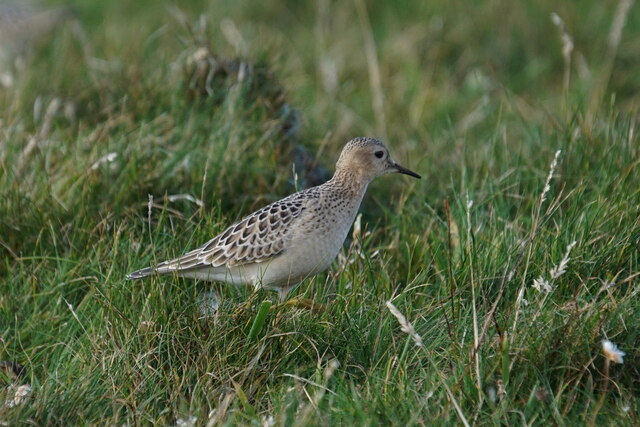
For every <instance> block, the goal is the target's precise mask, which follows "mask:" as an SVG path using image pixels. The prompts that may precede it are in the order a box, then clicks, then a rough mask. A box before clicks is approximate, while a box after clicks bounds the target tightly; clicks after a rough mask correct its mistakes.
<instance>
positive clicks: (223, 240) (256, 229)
mask: <svg viewBox="0 0 640 427" xmlns="http://www.w3.org/2000/svg"><path fill="white" fill-rule="evenodd" d="M308 202H309V199H308V198H307V197H303V196H302V193H295V194H292V195H291V196H289V197H287V198H284V199H282V200H280V201H277V202H275V203H272V204H270V205H268V206H265V207H264V208H262V209H260V210H258V211H256V212H254V213H253V214H251V215H249V216H247V217H246V218H244V219H242V220H241V221H240V222H238V223H236V224H234V225H232V226H231V227H229V228H227V229H226V230H225V231H223V232H222V233H220V234H219V235H217V236H216V237H214V238H213V239H211V240H209V241H208V242H207V243H206V244H204V245H203V246H202V247H200V248H198V249H195V250H193V251H191V252H189V253H187V254H185V255H183V256H181V257H179V258H176V259H173V260H170V261H165V262H163V263H160V264H158V266H157V267H156V271H157V272H158V273H168V272H171V271H185V270H193V269H200V268H204V267H209V268H211V267H213V268H215V267H222V266H226V267H235V266H241V265H244V264H249V263H260V262H265V261H269V260H270V259H272V258H274V257H275V256H277V255H280V254H281V253H282V252H284V250H285V249H286V244H287V243H288V242H289V240H290V238H291V234H292V228H291V224H292V222H293V221H294V220H295V219H296V218H298V217H299V216H300V214H301V213H302V212H303V211H304V210H305V209H306V208H307V204H308Z"/></svg>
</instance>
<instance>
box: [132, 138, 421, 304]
mask: <svg viewBox="0 0 640 427" xmlns="http://www.w3.org/2000/svg"><path fill="white" fill-rule="evenodd" d="M392 172H399V173H403V174H406V175H409V176H412V177H415V178H420V175H418V174H417V173H415V172H412V171H410V170H409V169H407V168H405V167H403V166H400V165H399V164H398V163H396V162H395V161H393V160H392V159H391V157H390V156H389V150H388V149H387V147H386V146H385V145H384V144H383V143H382V142H380V141H378V140H377V139H374V138H355V139H352V140H351V141H349V142H348V143H347V144H346V145H345V147H344V148H343V149H342V153H341V154H340V158H339V159H338V162H337V163H336V171H335V173H334V175H333V177H332V178H331V179H330V180H329V181H327V182H325V183H324V184H322V185H319V186H317V187H312V188H309V189H307V190H302V191H299V192H297V193H294V194H292V195H290V196H289V197H285V198H284V199H282V200H279V201H277V202H274V203H272V204H270V205H268V206H265V207H263V208H262V209H260V210H258V211H256V212H254V213H252V214H251V215H249V216H247V217H245V218H244V219H242V220H241V221H239V222H238V223H236V224H234V225H232V226H231V227H229V228H227V229H226V230H225V231H223V232H222V233H220V234H219V235H217V236H216V237H214V238H213V239H211V240H209V241H208V242H207V243H206V244H204V245H203V246H201V247H199V248H198V249H195V250H193V251H191V252H189V253H187V254H185V255H183V256H181V257H179V258H176V259H173V260H170V261H165V262H162V263H160V264H158V265H157V266H155V267H147V268H143V269H142V270H138V271H135V272H133V273H131V274H129V275H128V276H127V278H128V279H141V278H143V277H147V276H150V275H152V274H154V273H157V274H174V275H176V276H180V277H188V278H196V279H201V280H206V281H215V282H226V283H230V284H234V285H250V286H254V287H255V288H260V287H262V288H265V289H272V290H276V291H278V293H279V294H280V300H281V301H282V300H283V299H284V298H285V297H286V295H287V293H288V292H289V290H290V289H291V288H293V287H294V286H296V285H297V284H298V283H300V282H301V281H302V280H304V279H305V278H308V277H311V276H313V275H315V274H317V273H320V272H322V271H324V270H326V269H327V268H329V266H330V265H331V263H332V261H333V260H334V258H335V257H336V255H338V252H339V251H340V248H341V247H342V244H343V243H344V240H345V238H346V237H347V233H348V232H349V229H350V228H351V225H352V224H353V222H354V220H355V217H356V214H357V212H358V209H359V207H360V203H361V202H362V198H363V197H364V194H365V192H366V191H367V186H368V185H369V183H370V182H371V181H372V180H373V179H374V178H376V177H378V176H380V175H384V174H387V173H392Z"/></svg>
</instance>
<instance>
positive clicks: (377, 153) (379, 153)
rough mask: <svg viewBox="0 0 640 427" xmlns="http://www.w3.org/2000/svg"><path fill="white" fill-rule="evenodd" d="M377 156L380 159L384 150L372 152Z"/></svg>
mask: <svg viewBox="0 0 640 427" xmlns="http://www.w3.org/2000/svg"><path fill="white" fill-rule="evenodd" d="M373 154H374V155H375V156H376V157H377V158H379V159H381V158H382V156H384V151H376V152H375V153H373Z"/></svg>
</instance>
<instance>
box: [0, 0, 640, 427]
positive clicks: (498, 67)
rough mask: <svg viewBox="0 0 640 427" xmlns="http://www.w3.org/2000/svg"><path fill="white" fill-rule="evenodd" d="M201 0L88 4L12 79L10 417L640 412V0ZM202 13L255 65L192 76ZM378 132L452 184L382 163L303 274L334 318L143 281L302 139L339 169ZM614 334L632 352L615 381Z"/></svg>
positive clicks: (451, 417) (570, 421)
mask: <svg viewBox="0 0 640 427" xmlns="http://www.w3.org/2000/svg"><path fill="white" fill-rule="evenodd" d="M58 3H59V2H58ZM180 3H181V8H182V11H183V12H184V18H183V19H184V21H185V22H186V23H187V24H188V26H189V27H191V30H193V33H194V34H195V35H192V33H191V32H190V30H189V29H188V28H187V27H186V26H185V25H184V23H182V22H181V19H182V18H180V17H179V16H178V15H179V14H178V12H176V11H175V10H174V9H171V8H169V7H164V6H165V5H164V4H163V5H160V3H159V2H156V1H151V0H147V1H139V2H125V1H110V2H93V1H89V0H77V1H76V2H74V6H75V9H76V12H77V16H78V17H79V19H80V21H81V22H82V28H83V29H78V28H74V26H73V25H72V24H69V25H65V26H62V27H60V28H58V29H57V30H56V31H55V32H54V33H53V34H52V36H51V39H50V40H48V41H46V42H43V43H40V45H39V46H37V47H34V48H33V49H32V51H31V52H30V53H29V55H28V57H27V59H26V61H23V63H24V64H25V65H22V66H19V67H18V69H17V70H16V71H15V72H16V73H17V75H18V77H17V79H16V83H15V85H14V87H12V88H9V89H2V91H1V92H0V123H1V125H0V244H1V246H0V254H1V258H0V361H12V362H16V363H20V364H22V365H24V366H25V367H26V375H25V376H24V377H22V378H19V379H18V380H15V381H16V382H17V384H26V383H28V384H30V385H31V387H32V392H31V394H30V395H29V397H28V399H27V400H26V401H25V402H24V403H22V404H20V405H17V406H15V407H12V408H9V407H6V405H4V406H3V403H4V401H5V400H6V399H7V398H8V395H9V391H8V390H5V389H4V388H5V386H6V384H2V387H3V389H2V390H0V423H7V424H11V425H20V424H27V423H35V424H39V425H42V424H118V425H120V424H125V423H126V424H133V423H135V424H139V423H141V424H148V423H159V424H169V425H171V424H175V423H176V420H177V419H179V418H181V419H183V420H187V419H189V418H190V417H197V423H198V424H202V425H204V424H206V423H207V421H211V422H213V423H216V424H260V423H261V422H263V421H265V420H269V419H270V417H273V420H274V421H275V423H276V424H278V425H302V424H320V425H333V424H345V425H351V424H358V425H359V424H364V425H369V424H386V423H395V424H400V425H412V424H419V425H420V424H422V425H424V424H460V423H461V422H462V419H465V420H466V421H467V422H469V423H470V424H478V425H495V424H503V425H512V424H514V425H515V424H524V423H526V424H536V425H543V424H545V425H546V424H559V425H576V424H594V423H595V424H598V425H637V424H639V423H640V415H639V411H640V402H639V400H638V397H637V396H639V395H640V385H639V384H640V370H639V368H638V366H639V365H638V360H639V357H640V336H639V335H638V328H637V323H638V319H640V302H639V301H640V300H639V293H640V275H639V271H640V254H639V247H640V208H639V206H640V191H639V189H640V143H639V141H638V136H637V135H638V120H637V113H638V110H637V106H638V101H639V100H640V98H638V93H640V92H639V89H640V77H639V76H638V73H637V69H638V66H639V65H640V64H639V63H638V58H640V52H639V51H638V50H639V46H640V26H638V22H640V21H639V20H640V10H639V9H638V8H637V7H635V8H632V9H631V10H630V11H629V12H628V14H627V16H626V18H627V23H626V26H625V27H624V29H623V31H622V38H621V41H620V43H619V45H618V46H613V47H612V46H611V45H610V43H609V37H610V36H609V34H610V31H611V26H612V22H613V21H614V15H615V8H616V7H617V6H616V5H617V3H615V2H601V1H595V0H594V1H588V2H580V3H578V2H576V3H575V4H573V3H567V4H562V5H559V6H558V5H556V2H552V1H550V0H544V1H538V2H466V1H453V2H450V1H430V2H408V1H403V2H377V3H375V4H373V2H368V3H367V4H365V2H361V1H359V0H356V1H354V2H330V1H320V2H315V3H313V2H311V3H308V2H292V1H288V2H262V3H260V2H259V3H260V4H257V3H255V2H246V4H245V3H236V2H228V3H229V4H226V3H224V2H204V1H191V2H188V4H186V3H187V2H180ZM232 3H233V5H232ZM551 12H556V13H558V15H559V16H561V17H562V18H563V19H564V21H565V24H566V28H567V31H568V32H569V34H570V35H571V36H572V38H573V42H574V50H573V52H572V56H571V59H572V60H571V64H570V68H568V70H569V73H568V74H567V73H566V71H567V68H565V67H566V63H565V60H564V59H563V54H562V49H563V46H562V41H561V37H560V33H559V31H558V29H557V28H556V27H555V26H554V25H553V23H552V22H551V19H550V17H549V16H550V13H551ZM200 14H202V16H203V21H204V22H207V23H208V26H207V27H206V28H202V27H201V26H200V25H199V24H198V17H199V16H200ZM234 26H235V28H236V29H237V33H238V34H240V35H241V39H239V38H238V37H237V36H234V35H233V34H234V30H233V29H231V30H230V29H229V28H233V27H234ZM194 37H195V38H196V39H200V40H206V41H208V42H209V43H210V45H211V46H212V50H213V52H214V53H215V54H216V55H218V56H219V57H222V58H238V57H239V59H240V60H242V61H246V63H247V64H252V65H253V66H254V68H253V69H252V70H253V71H250V72H248V74H247V77H246V79H245V80H243V81H242V82H240V83H238V82H236V81H232V80H224V81H216V82H215V85H214V86H213V93H212V94H211V95H207V94H206V92H203V91H194V90H191V89H189V83H190V82H192V81H196V82H198V81H199V80H198V79H197V78H194V77H193V76H194V74H197V72H196V71H194V70H195V69H194V66H193V64H192V62H189V61H190V59H189V58H193V55H194V52H195V51H196V48H197V43H196V42H195V41H194ZM367 43H369V50H367ZM372 47H373V48H374V49H373V50H372V49H371V48H372ZM367 52H369V53H367ZM371 52H375V55H376V56H375V58H372V57H371ZM367 55H369V57H368V56H367ZM376 73H377V74H378V75H379V77H380V78H379V82H378V81H376V79H375V78H373V79H372V78H371V76H372V74H374V75H375V74H376ZM566 76H568V80H566V79H567V77H566ZM194 79H195V80H194ZM200 82H201V81H200ZM567 83H568V84H567ZM55 103H59V107H58V108H57V109H54V108H53V107H51V108H50V106H51V105H52V104H53V106H54V107H55ZM283 105H286V106H287V107H288V108H290V109H294V110H296V111H297V112H298V117H299V119H298V120H299V122H300V123H299V124H300V129H299V130H298V131H296V129H295V127H294V131H292V132H290V133H288V134H287V133H286V132H285V131H283V126H284V127H287V126H291V125H292V123H293V124H295V123H294V122H293V121H292V119H291V117H292V116H290V115H287V114H284V113H283V112H284V109H283V108H282V106H283ZM47 109H50V112H49V113H47ZM65 109H66V111H67V114H65ZM358 135H369V136H378V137H382V138H384V139H385V140H386V141H387V142H388V144H389V146H390V148H391V151H392V153H393V154H394V156H395V158H396V159H397V160H398V161H399V162H400V163H402V164H404V165H406V166H407V167H409V168H411V169H413V170H416V171H417V172H419V173H421V174H422V175H423V179H422V180H421V181H414V180H410V179H409V178H405V177H402V176H386V177H383V178H380V179H378V180H377V181H376V182H374V183H373V184H372V185H371V187H370V190H369V193H368V195H367V196H366V198H365V202H364V204H363V207H362V213H363V216H362V229H361V232H360V233H359V235H357V236H354V238H353V239H350V240H349V241H348V242H347V245H346V246H345V249H344V250H343V252H342V254H341V256H340V258H339V260H338V261H336V263H335V264H334V266H333V268H332V269H331V270H330V271H329V272H328V273H326V274H322V275H319V276H317V277H315V278H313V279H311V280H308V281H306V282H304V283H303V284H302V285H301V286H299V287H298V288H297V289H296V290H295V291H294V292H293V293H292V294H293V295H294V296H303V297H308V298H312V299H314V300H315V301H316V302H320V303H323V304H325V305H326V307H327V309H326V311H324V312H323V313H320V314H315V313H312V312H310V311H308V310H301V309H296V308H292V307H283V306H276V307H275V309H273V310H268V306H269V303H268V302H267V301H272V302H273V301H275V300H276V298H277V296H276V295H275V294H274V293H270V292H267V291H258V292H256V293H252V292H251V291H250V290H248V289H246V290H245V289H241V290H238V289H231V288H230V287H226V286H224V285H218V284H207V283H202V282H195V281H191V280H182V279H177V278H172V277H162V278H152V279H150V280H146V281H140V282H129V281H125V280H124V277H125V275H126V274H127V273H128V272H131V271H133V270H135V269H138V268H142V267H144V266H147V265H150V264H152V263H154V262H156V261H158V260H163V259H166V258H170V257H173V256H177V255H179V254H181V253H184V252H185V251H186V250H188V249H191V248H193V247H196V246H197V245H200V244H202V243H204V242H205V241H207V240H208V239H209V238H210V237H211V236H213V235H214V234H215V233H216V232H218V231H221V230H223V229H224V227H225V226H226V225H228V224H230V223H231V222H232V221H234V220H236V219H239V218H240V217H241V216H242V215H244V214H247V213H249V212H251V211H252V210H253V209H256V208H259V207H260V206H263V205H264V204H266V203H268V202H270V201H273V200H277V199H278V198H280V197H282V196H284V195H286V194H288V193H290V192H292V191H293V189H294V186H295V182H294V181H295V180H294V174H293V173H292V158H293V157H292V152H293V150H294V148H295V146H296V145H297V144H298V143H301V144H303V145H304V146H305V147H306V149H307V152H308V153H309V154H310V155H311V158H312V159H315V161H316V163H317V164H318V165H321V166H324V167H326V168H328V169H331V170H332V168H333V163H334V162H335V160H336V159H337V156H338V154H339V152H340V149H341V148H342V146H343V144H344V143H345V142H346V141H347V140H348V139H350V138H352V137H354V136H358ZM30 141H34V142H33V143H32V144H31V147H30V148H28V147H29V144H30ZM300 141H301V142H300ZM557 150H561V153H560V155H559V158H558V163H557V167H556V168H555V170H554V173H553V174H552V175H551V176H550V181H549V189H548V191H547V192H545V184H546V182H547V179H548V176H549V172H550V164H551V163H552V160H553V159H554V154H555V153H556V151H557ZM110 153H115V154H114V155H112V157H111V158H112V161H101V162H98V161H99V159H101V158H105V157H104V156H107V155H108V154H110ZM114 156H115V157H114ZM96 162H98V163H96ZM93 165H95V167H92V166H93ZM297 173H298V178H299V179H298V183H299V184H300V183H304V182H307V181H308V180H310V179H311V177H310V174H309V172H308V171H305V170H301V169H299V170H297ZM543 193H544V196H545V197H544V200H543ZM149 194H150V195H152V196H153V206H152V208H151V210H150V212H149V208H148V204H149V203H148V201H149V200H148V195H149ZM176 194H190V195H192V196H193V197H195V198H197V199H201V200H202V201H203V203H204V206H203V207H199V206H198V205H197V204H195V203H192V202H189V201H186V200H181V201H174V202H171V201H169V199H168V196H169V195H176ZM470 201H472V203H470ZM149 220H150V221H149ZM574 241H575V242H576V243H575V246H574V247H573V248H572V250H571V252H570V254H569V260H568V264H567V267H566V272H564V274H562V275H560V276H559V277H557V278H555V279H552V278H551V271H552V269H553V268H554V266H557V265H558V264H559V263H560V262H561V260H562V259H563V257H564V256H565V253H566V250H567V246H568V245H570V244H571V243H572V242H574ZM539 277H542V278H543V279H545V280H547V281H549V282H550V285H551V289H552V291H551V292H550V293H549V294H545V293H540V292H538V291H536V289H535V288H534V287H533V284H534V281H535V280H536V279H537V278H539ZM211 289H216V290H217V291H218V292H220V293H221V294H222V302H221V305H220V308H219V310H218V312H217V313H216V314H215V315H214V316H213V317H209V318H202V316H201V315H200V313H199V311H198V304H199V298H200V296H201V294H202V293H203V292H204V291H206V290H211ZM390 299H392V300H393V303H394V304H395V306H397V307H398V309H399V310H400V312H402V313H403V314H404V315H405V316H406V318H407V319H408V321H409V322H411V324H412V325H413V327H414V328H415V331H416V332H417V334H419V335H420V337H421V338H422V340H423V342H424V346H423V347H417V346H415V345H414V342H413V340H412V338H411V337H410V336H409V335H408V334H406V333H404V332H402V330H401V326H400V324H399V323H398V321H397V319H396V318H395V317H394V316H393V315H392V313H391V312H390V311H389V310H388V308H387V306H386V305H385V303H386V302H387V301H388V300H390ZM474 325H475V327H474ZM604 338H608V339H610V340H612V341H613V342H615V343H616V344H618V346H620V348H621V349H622V350H624V351H625V352H626V353H627V356H626V358H625V363H624V364H622V365H619V364H612V365H611V366H610V369H609V373H608V378H607V376H606V375H605V359H604V357H603V355H602V351H601V344H600V343H601V341H602V340H603V339H604ZM476 342H477V343H478V344H479V346H478V351H477V352H474V348H475V343H476ZM11 381H12V379H11V378H8V379H7V380H6V381H5V383H8V382H11ZM456 407H457V408H458V409H456Z"/></svg>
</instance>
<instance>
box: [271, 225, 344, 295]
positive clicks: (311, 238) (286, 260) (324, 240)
mask: <svg viewBox="0 0 640 427" xmlns="http://www.w3.org/2000/svg"><path fill="white" fill-rule="evenodd" d="M352 222H353V219H351V218H348V217H347V218H341V221H336V222H335V223H332V224H331V225H332V227H327V226H324V227H323V226H319V227H317V228H316V229H313V230H310V231H309V230H307V231H304V230H303V231H301V232H300V233H298V235H297V236H295V238H294V240H293V241H292V245H291V247H290V248H289V249H288V250H287V251H286V252H285V253H283V254H282V255H281V256H279V257H278V258H276V259H274V260H273V261H271V262H270V263H269V265H268V267H267V268H266V269H265V270H264V274H263V277H262V286H264V287H280V286H285V287H290V286H293V285H295V284H297V283H299V282H301V281H302V280H304V279H306V278H308V277H311V276H313V275H315V274H318V273H320V272H322V271H325V270H326V269H328V268H329V267H330V266H331V263H332V262H333V260H334V259H335V257H336V256H337V255H338V252H339V251H340V248H341V247H342V244H343V243H344V240H345V238H346V236H347V233H348V231H349V229H350V228H351V224H352ZM265 267H266V266H265Z"/></svg>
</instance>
